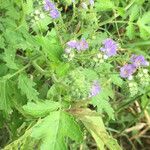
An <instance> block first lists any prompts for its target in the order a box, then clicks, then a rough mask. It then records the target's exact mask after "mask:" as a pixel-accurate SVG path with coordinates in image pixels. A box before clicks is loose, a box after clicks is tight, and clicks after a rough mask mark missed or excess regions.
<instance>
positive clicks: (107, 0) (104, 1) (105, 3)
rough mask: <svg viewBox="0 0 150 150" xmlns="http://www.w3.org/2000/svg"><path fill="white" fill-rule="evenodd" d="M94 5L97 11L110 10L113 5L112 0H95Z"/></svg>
mask: <svg viewBox="0 0 150 150" xmlns="http://www.w3.org/2000/svg"><path fill="white" fill-rule="evenodd" d="M95 7H96V10H97V11H108V10H112V9H113V8H114V7H115V6H114V3H113V1H112V0H97V2H96V3H95Z"/></svg>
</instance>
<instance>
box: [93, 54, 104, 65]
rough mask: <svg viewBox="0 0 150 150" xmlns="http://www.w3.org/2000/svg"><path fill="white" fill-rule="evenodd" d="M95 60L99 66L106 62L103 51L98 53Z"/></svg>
mask: <svg viewBox="0 0 150 150" xmlns="http://www.w3.org/2000/svg"><path fill="white" fill-rule="evenodd" d="M93 60H94V62H95V63H96V65H98V66H99V65H100V64H102V63H103V62H104V59H103V55H102V54H101V53H98V54H96V56H95V57H94V58H93Z"/></svg>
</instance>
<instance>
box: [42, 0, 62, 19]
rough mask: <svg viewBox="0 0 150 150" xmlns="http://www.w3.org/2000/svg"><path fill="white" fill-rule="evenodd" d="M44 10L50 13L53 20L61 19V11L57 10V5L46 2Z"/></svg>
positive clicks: (46, 0) (47, 0)
mask: <svg viewBox="0 0 150 150" xmlns="http://www.w3.org/2000/svg"><path fill="white" fill-rule="evenodd" d="M44 9H45V10H46V11H49V13H50V16H51V17H52V18H53V19H57V18H59V16H60V13H59V11H58V10H57V8H56V6H55V4H54V3H52V2H51V1H49V0H45V5H44Z"/></svg>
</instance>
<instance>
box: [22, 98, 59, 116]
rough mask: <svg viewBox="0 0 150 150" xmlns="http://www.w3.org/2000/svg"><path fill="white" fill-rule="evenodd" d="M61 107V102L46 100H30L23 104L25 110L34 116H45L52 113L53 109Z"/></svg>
mask: <svg viewBox="0 0 150 150" xmlns="http://www.w3.org/2000/svg"><path fill="white" fill-rule="evenodd" d="M59 107H60V103H58V102H54V101H50V100H46V101H37V102H36V103H34V102H28V103H27V105H24V106H23V109H24V110H25V112H26V113H27V114H29V115H31V116H33V117H43V116H45V115H47V114H48V113H50V112H51V111H54V110H57V109H58V108H59Z"/></svg>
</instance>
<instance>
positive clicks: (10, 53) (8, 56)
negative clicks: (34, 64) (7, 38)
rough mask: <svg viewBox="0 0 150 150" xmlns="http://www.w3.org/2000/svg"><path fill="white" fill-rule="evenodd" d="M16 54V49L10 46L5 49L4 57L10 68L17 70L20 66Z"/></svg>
mask: <svg viewBox="0 0 150 150" xmlns="http://www.w3.org/2000/svg"><path fill="white" fill-rule="evenodd" d="M15 56H16V50H15V49H13V48H10V47H8V48H7V49H5V52H4V58H3V59H4V61H5V62H6V65H7V67H8V68H10V69H15V70H17V69H18V67H17V64H16V63H15Z"/></svg>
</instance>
